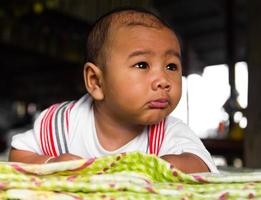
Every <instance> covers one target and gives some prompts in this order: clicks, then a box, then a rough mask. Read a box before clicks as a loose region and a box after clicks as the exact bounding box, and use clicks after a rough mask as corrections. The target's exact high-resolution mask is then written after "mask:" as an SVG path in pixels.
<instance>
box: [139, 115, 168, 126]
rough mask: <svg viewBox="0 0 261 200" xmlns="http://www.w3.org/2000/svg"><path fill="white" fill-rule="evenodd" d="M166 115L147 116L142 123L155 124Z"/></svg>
mask: <svg viewBox="0 0 261 200" xmlns="http://www.w3.org/2000/svg"><path fill="white" fill-rule="evenodd" d="M165 117H166V115H164V116H151V117H149V118H147V119H146V120H144V121H145V123H144V124H146V125H153V124H157V123H159V122H160V121H161V120H163V119H164V118H165Z"/></svg>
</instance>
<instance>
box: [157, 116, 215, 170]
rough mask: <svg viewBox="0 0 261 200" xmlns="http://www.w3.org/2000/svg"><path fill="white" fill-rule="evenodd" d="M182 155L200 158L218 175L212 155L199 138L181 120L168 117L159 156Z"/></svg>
mask: <svg viewBox="0 0 261 200" xmlns="http://www.w3.org/2000/svg"><path fill="white" fill-rule="evenodd" d="M182 153H192V154H194V155H196V156H198V157H199V158H201V159H202V160H203V161H204V162H205V164H206V165H207V166H208V168H209V169H210V171H211V172H214V173H218V170H217V168H216V166H215V164H214V162H213V160H212V158H211V155H210V154H209V152H208V151H207V149H206V148H205V146H204V145H203V143H202V142H201V140H200V139H199V137H198V136H197V135H196V134H195V133H194V132H193V131H192V130H191V129H190V128H189V127H188V126H187V125H186V124H185V123H183V122H182V121H181V120H178V119H176V118H174V117H168V118H167V120H166V122H165V136H164V140H163V142H162V146H161V149H160V152H159V156H164V155H170V154H176V155H178V154H182Z"/></svg>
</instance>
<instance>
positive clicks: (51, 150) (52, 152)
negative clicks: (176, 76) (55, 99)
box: [40, 102, 74, 157]
mask: <svg viewBox="0 0 261 200" xmlns="http://www.w3.org/2000/svg"><path fill="white" fill-rule="evenodd" d="M73 106H74V102H64V103H61V104H54V105H52V106H51V107H50V108H48V110H47V112H46V113H45V115H44V117H43V118H42V120H41V125H40V141H41V149H42V151H43V153H44V154H45V155H49V156H55V157H56V156H59V155H61V154H64V153H68V152H69V151H68V146H67V140H68V134H69V115H70V111H71V109H72V107H73Z"/></svg>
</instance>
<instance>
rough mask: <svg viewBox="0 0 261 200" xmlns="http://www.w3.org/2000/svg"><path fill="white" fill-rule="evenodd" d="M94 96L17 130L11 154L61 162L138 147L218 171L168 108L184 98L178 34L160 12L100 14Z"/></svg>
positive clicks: (91, 73)
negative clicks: (30, 125) (167, 23)
mask: <svg viewBox="0 0 261 200" xmlns="http://www.w3.org/2000/svg"><path fill="white" fill-rule="evenodd" d="M87 54H88V57H87V59H88V62H87V63H86V64H85V66H84V79H85V86H86V89H87V91H88V95H85V96H84V97H82V98H81V99H80V100H79V101H77V102H65V103H62V104H56V105H53V106H51V107H50V108H48V109H47V110H45V111H44V112H42V113H41V115H40V116H39V118H38V119H37V120H36V122H35V124H34V129H33V130H30V131H28V132H26V133H24V134H20V135H16V136H14V137H13V141H12V150H11V151H10V161H20V162H26V163H47V162H58V161H65V160H72V159H80V158H91V157H100V156H105V155H109V154H116V153H122V152H130V151H141V152H144V153H153V154H156V155H158V156H159V157H161V158H163V159H165V160H167V161H168V162H170V163H172V164H173V165H174V166H175V167H177V168H179V169H180V170H182V171H184V172H187V173H193V172H207V171H211V172H217V169H216V167H215V165H214V164H213V161H212V160H211V157H210V155H209V153H208V152H207V150H206V149H205V147H204V146H203V144H202V143H201V141H200V140H199V139H198V138H197V137H196V136H195V134H194V133H193V132H192V131H191V130H190V129H189V128H188V127H187V126H186V125H185V124H184V123H182V122H181V121H180V120H177V119H175V118H173V117H169V116H168V115H169V114H170V113H171V112H172V111H173V109H174V108H175V107H176V105H177V104H178V102H179V100H180V97H181V75H182V73H181V53H180V45H179V42H178V39H177V37H176V35H175V33H174V32H173V31H172V30H171V29H170V28H169V27H168V26H167V25H166V24H165V23H164V22H162V21H161V20H160V19H159V18H158V17H156V16H155V15H154V14H152V13H149V12H147V11H143V10H136V9H125V10H118V11H114V12H111V13H109V14H107V15H105V16H103V17H102V18H100V19H99V20H98V21H97V22H96V23H95V25H94V27H93V29H92V31H91V32H90V34H89V37H88V42H87Z"/></svg>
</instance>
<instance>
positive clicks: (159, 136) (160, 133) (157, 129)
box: [149, 119, 165, 155]
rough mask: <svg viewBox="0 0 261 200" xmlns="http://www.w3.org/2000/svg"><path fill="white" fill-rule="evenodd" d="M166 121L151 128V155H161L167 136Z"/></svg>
mask: <svg viewBox="0 0 261 200" xmlns="http://www.w3.org/2000/svg"><path fill="white" fill-rule="evenodd" d="M164 127H165V119H163V120H162V121H160V122H159V123H158V124H154V125H151V126H150V127H149V154H155V155H158V154H159V150H160V147H161V145H162V142H163V139H164V134H165V132H164V131H165V130H164Z"/></svg>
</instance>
